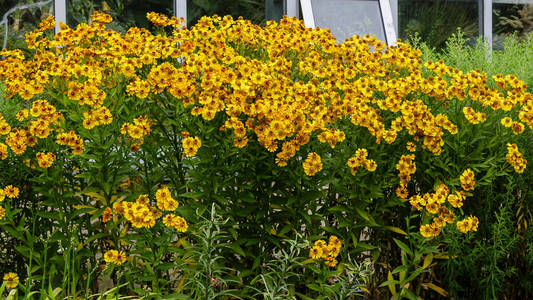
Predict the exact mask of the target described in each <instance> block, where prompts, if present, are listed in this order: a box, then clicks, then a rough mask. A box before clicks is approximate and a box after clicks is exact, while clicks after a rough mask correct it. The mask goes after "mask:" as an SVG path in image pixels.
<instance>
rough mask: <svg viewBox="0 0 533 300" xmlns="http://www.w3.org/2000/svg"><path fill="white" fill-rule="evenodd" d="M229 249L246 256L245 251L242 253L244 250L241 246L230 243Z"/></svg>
mask: <svg viewBox="0 0 533 300" xmlns="http://www.w3.org/2000/svg"><path fill="white" fill-rule="evenodd" d="M231 249H233V251H235V252H236V253H237V254H239V255H241V256H243V257H246V253H244V250H242V248H241V246H239V245H237V244H235V243H233V244H231Z"/></svg>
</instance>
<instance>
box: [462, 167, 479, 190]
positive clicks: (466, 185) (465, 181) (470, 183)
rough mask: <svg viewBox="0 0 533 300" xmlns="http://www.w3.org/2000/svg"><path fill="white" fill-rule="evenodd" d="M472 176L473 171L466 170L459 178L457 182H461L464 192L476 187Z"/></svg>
mask: <svg viewBox="0 0 533 300" xmlns="http://www.w3.org/2000/svg"><path fill="white" fill-rule="evenodd" d="M474 176H475V175H474V171H472V170H471V169H466V170H465V171H464V172H463V174H461V176H460V177H459V180H461V187H462V188H463V189H464V190H465V191H472V190H474V186H475V185H476V181H475V178H474Z"/></svg>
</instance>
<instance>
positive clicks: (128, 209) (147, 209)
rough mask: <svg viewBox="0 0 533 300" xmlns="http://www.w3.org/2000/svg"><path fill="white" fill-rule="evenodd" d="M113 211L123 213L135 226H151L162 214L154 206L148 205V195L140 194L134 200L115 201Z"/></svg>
mask: <svg viewBox="0 0 533 300" xmlns="http://www.w3.org/2000/svg"><path fill="white" fill-rule="evenodd" d="M113 211H114V212H115V213H117V214H119V215H124V217H125V218H126V220H128V221H130V222H131V225H133V227H136V228H151V227H154V226H155V222H156V220H157V219H159V218H160V217H161V216H162V215H163V214H162V213H161V212H160V211H159V210H157V208H156V207H153V206H151V205H150V198H149V197H148V195H140V196H139V197H138V198H137V200H136V201H135V202H127V201H124V202H123V201H117V202H115V203H114V204H113Z"/></svg>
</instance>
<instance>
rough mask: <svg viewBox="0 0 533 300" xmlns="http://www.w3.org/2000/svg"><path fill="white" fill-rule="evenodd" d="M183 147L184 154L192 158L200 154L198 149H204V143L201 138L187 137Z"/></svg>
mask: <svg viewBox="0 0 533 300" xmlns="http://www.w3.org/2000/svg"><path fill="white" fill-rule="evenodd" d="M182 145H183V152H185V155H187V156H189V157H192V156H195V155H196V152H198V149H200V147H202V141H200V138H199V137H197V136H195V137H192V136H190V137H187V138H185V139H183V142H182Z"/></svg>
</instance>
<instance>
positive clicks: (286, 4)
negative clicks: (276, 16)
mask: <svg viewBox="0 0 533 300" xmlns="http://www.w3.org/2000/svg"><path fill="white" fill-rule="evenodd" d="M283 13H284V14H285V15H287V16H288V17H296V18H299V17H300V3H298V0H285V1H283Z"/></svg>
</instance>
